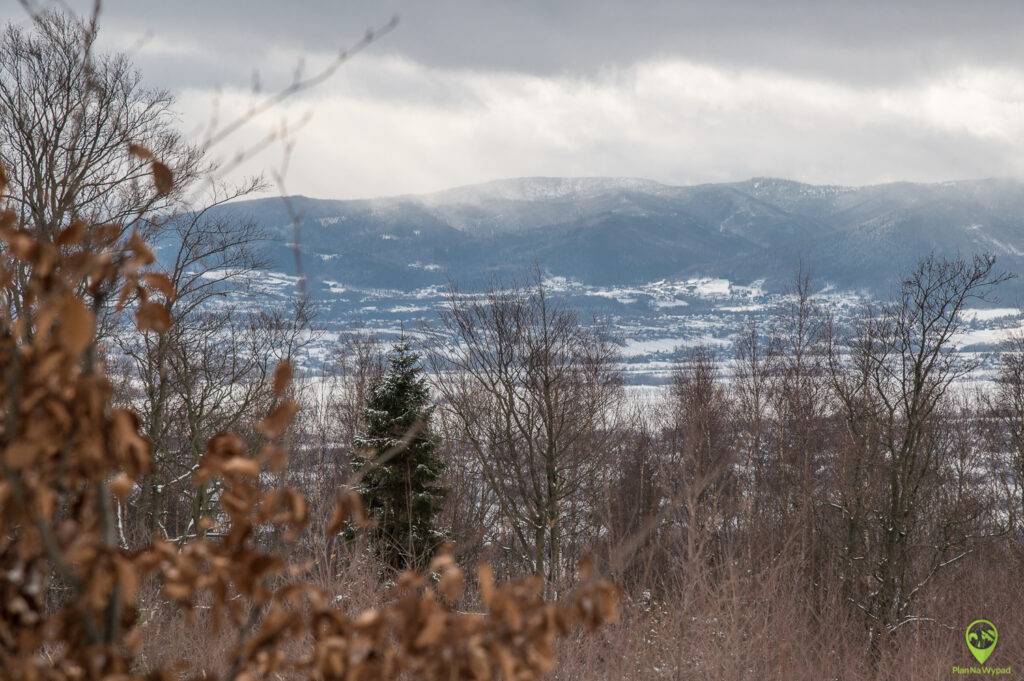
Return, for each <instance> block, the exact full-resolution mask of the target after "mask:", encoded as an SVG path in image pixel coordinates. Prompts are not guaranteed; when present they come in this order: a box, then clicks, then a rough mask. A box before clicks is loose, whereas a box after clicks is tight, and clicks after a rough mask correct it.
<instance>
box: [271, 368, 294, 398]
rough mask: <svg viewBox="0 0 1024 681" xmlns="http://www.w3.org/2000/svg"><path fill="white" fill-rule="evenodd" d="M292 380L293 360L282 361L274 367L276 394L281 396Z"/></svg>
mask: <svg viewBox="0 0 1024 681" xmlns="http://www.w3.org/2000/svg"><path fill="white" fill-rule="evenodd" d="M291 382H292V364H291V362H281V363H279V364H278V365H277V367H276V368H275V369H274V387H273V391H274V396H275V397H281V396H282V395H284V392H285V391H286V390H288V386H289V385H291Z"/></svg>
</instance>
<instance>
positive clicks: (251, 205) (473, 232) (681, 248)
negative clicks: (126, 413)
mask: <svg viewBox="0 0 1024 681" xmlns="http://www.w3.org/2000/svg"><path fill="white" fill-rule="evenodd" d="M287 200H288V201H289V202H290V203H291V208H292V210H294V211H296V212H297V213H298V214H299V215H300V216H301V220H300V224H299V227H300V229H299V235H300V236H299V241H300V248H301V249H302V255H303V258H302V263H303V267H304V270H305V271H304V273H305V274H307V275H309V276H311V277H314V278H326V279H330V280H334V281H339V282H344V283H348V284H352V285H358V286H371V287H387V288H394V289H400V290H414V289H417V288H420V287H423V286H429V285H440V284H444V283H446V282H447V281H449V280H455V281H457V282H459V283H460V285H462V286H464V287H470V288H472V287H475V286H481V285H485V284H486V283H488V282H489V281H491V280H492V279H493V278H494V277H495V276H497V277H498V278H502V277H505V278H509V277H521V276H523V275H524V274H525V273H527V272H528V271H529V270H530V269H531V268H533V267H534V266H535V265H537V266H540V267H541V269H542V270H544V271H545V272H547V273H549V274H551V275H554V276H564V277H568V278H570V279H573V280H577V281H581V282H584V283H586V284H592V285H602V286H623V285H637V284H642V283H645V282H652V281H657V280H659V279H680V278H682V279H686V278H692V277H701V276H711V277H722V278H725V279H729V280H730V281H735V282H751V281H754V280H763V281H764V282H765V283H764V285H765V287H766V289H767V290H770V291H771V290H774V291H778V290H781V289H782V288H784V287H785V286H786V285H787V284H788V282H789V280H790V279H791V276H792V273H793V272H794V271H795V270H796V268H797V267H798V265H799V264H800V263H801V262H802V263H803V265H804V267H805V268H810V270H811V271H812V272H813V275H814V276H815V277H816V278H817V279H818V280H819V281H821V282H827V283H830V284H833V285H834V286H836V287H838V288H839V289H844V290H845V289H854V290H859V289H863V290H869V291H872V292H875V293H885V292H886V290H887V289H888V288H889V287H890V286H891V284H892V282H893V281H895V280H896V278H897V277H898V276H899V275H900V274H901V273H902V272H904V271H906V270H907V268H909V267H910V266H911V265H912V264H913V262H914V261H915V260H917V259H918V258H919V257H921V256H922V255H925V254H927V253H929V252H937V253H940V254H947V255H952V254H957V253H959V254H965V255H967V254H972V253H980V252H991V253H994V254H996V255H997V256H998V257H999V258H1000V266H1001V267H1003V268H1004V269H1007V270H1010V271H1013V272H1016V271H1021V270H1024V184H1022V183H1020V182H1017V181H1012V180H977V181H965V182H948V183H940V184H911V183H894V184H886V185H877V186H869V187H840V186H815V185H807V184H801V183H799V182H792V181H788V180H780V179H774V178H755V179H752V180H748V181H745V182H738V183H728V184H709V185H699V186H692V187H673V186H669V185H665V184H660V183H657V182H653V181H651V180H643V179H636V178H544V177H532V178H517V179H511V180H500V181H496V182H488V183H485V184H481V185H473V186H467V187H458V188H455V189H449V190H445V191H441V192H436V193H433V194H425V195H420V196H414V195H406V196H397V197H392V198H378V199H367V200H355V201H330V200H320V199H310V198H305V197H289V198H288V199H287ZM220 213H221V217H224V218H227V219H238V220H241V219H252V220H255V221H256V222H257V223H258V224H259V225H260V226H261V227H262V228H263V230H264V231H265V232H266V233H267V235H268V242H267V252H268V256H269V258H270V261H271V263H272V265H273V267H274V268H275V269H278V270H280V271H283V272H286V273H289V274H295V272H294V258H293V256H292V253H291V252H290V250H289V248H288V247H287V244H288V243H290V242H292V241H293V234H294V229H293V225H292V224H291V221H290V219H289V217H288V214H289V213H288V211H287V210H286V209H285V206H284V204H283V202H282V200H281V199H261V200H257V201H244V202H238V203H233V204H229V205H227V206H224V207H223V208H221V209H220ZM1022 290H1024V289H1022V287H1021V285H1020V283H1019V282H1018V283H1016V284H1011V285H1009V286H1007V287H1006V289H1005V291H1004V295H1006V296H1009V297H1010V298H1016V297H1018V296H1019V294H1020V292H1021V291H1022Z"/></svg>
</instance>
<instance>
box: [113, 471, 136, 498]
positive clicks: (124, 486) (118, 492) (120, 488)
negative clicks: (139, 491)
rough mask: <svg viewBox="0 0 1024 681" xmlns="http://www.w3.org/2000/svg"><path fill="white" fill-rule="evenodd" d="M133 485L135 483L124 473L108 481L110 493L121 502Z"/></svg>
mask: <svg viewBox="0 0 1024 681" xmlns="http://www.w3.org/2000/svg"><path fill="white" fill-rule="evenodd" d="M134 485H135V483H134V482H133V481H132V479H131V478H130V477H128V475H127V474H126V473H121V474H119V475H117V476H116V477H115V478H114V479H113V480H111V481H110V491H111V492H112V493H113V494H114V496H115V497H117V498H118V500H119V501H122V502H123V501H125V500H126V499H127V498H128V495H129V494H130V493H131V491H132V487H133V486H134Z"/></svg>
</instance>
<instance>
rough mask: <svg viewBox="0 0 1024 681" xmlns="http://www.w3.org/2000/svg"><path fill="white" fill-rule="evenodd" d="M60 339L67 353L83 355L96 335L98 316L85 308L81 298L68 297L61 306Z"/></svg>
mask: <svg viewBox="0 0 1024 681" xmlns="http://www.w3.org/2000/svg"><path fill="white" fill-rule="evenodd" d="M59 323H60V328H59V330H58V335H57V337H58V339H59V341H60V344H61V345H62V346H63V347H64V349H65V350H66V351H67V353H68V354H69V355H71V356H73V357H77V356H78V355H81V354H82V352H84V351H85V349H86V348H87V347H89V343H91V342H92V339H93V335H94V334H95V333H96V315H94V314H93V312H92V310H90V309H89V308H87V307H86V306H85V303H84V302H83V301H82V299H81V298H79V297H77V296H72V295H68V296H67V297H66V298H65V299H64V300H63V301H62V303H61V306H60V318H59Z"/></svg>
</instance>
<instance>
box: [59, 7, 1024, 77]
mask: <svg viewBox="0 0 1024 681" xmlns="http://www.w3.org/2000/svg"><path fill="white" fill-rule="evenodd" d="M79 6H83V5H81V4H80V5H79ZM105 14H106V18H107V20H108V23H109V25H112V26H114V27H116V28H117V29H118V30H123V31H128V32H134V33H136V34H138V35H143V34H145V33H146V32H153V33H154V34H156V35H157V36H159V37H162V38H166V39H187V40H195V41H201V42H203V43H205V44H208V45H213V46H217V47H218V48H219V49H220V50H221V51H222V52H223V53H224V54H225V56H228V55H229V54H230V55H231V57H229V59H228V63H229V64H230V62H231V61H234V60H235V59H238V60H239V61H245V59H246V58H251V57H252V56H253V55H258V54H260V53H261V52H263V51H265V50H267V49H268V48H272V47H283V48H287V49H290V50H301V51H308V52H313V53H316V52H323V51H332V50H334V49H336V48H337V47H339V46H341V45H345V44H346V43H348V42H350V41H351V40H352V39H353V37H354V36H358V35H359V34H360V32H361V31H362V30H363V29H365V28H366V27H369V26H373V25H378V24H381V23H383V22H384V21H386V20H387V19H388V18H389V17H390V16H391V15H393V14H397V15H399V16H400V17H401V18H402V27H401V29H400V30H399V31H397V32H396V33H395V34H394V35H392V36H390V37H389V38H388V39H387V40H386V41H384V42H383V43H381V44H379V45H378V46H376V47H375V48H374V50H375V51H376V52H378V53H387V54H398V55H402V56H404V57H408V58H409V59H412V60H413V61H417V62H420V63H423V64H426V65H430V66H436V67H440V68H470V69H481V70H489V69H497V70H511V71H521V72H526V73H532V74H538V75H552V74H558V73H566V72H570V73H578V74H588V73H593V72H594V71H596V70H597V69H600V68H603V67H607V66H609V65H625V64H631V63H634V62H637V61H643V60H646V59H651V58H665V57H679V58H683V59H688V60H695V61H701V62H705V63H714V64H719V65H723V66H727V67H735V68H747V67H757V68H764V69H770V70H780V71H785V72H790V73H798V74H804V75H809V76H813V77H821V78H829V79H837V80H842V81H847V82H851V83H861V84H877V83H885V84H888V83H892V82H894V81H901V80H906V79H914V78H919V77H925V76H928V75H930V74H933V73H935V72H938V71H941V70H944V69H948V68H950V67H954V66H961V65H970V66H974V65H988V66H993V67H1000V68H1005V67H1010V68H1024V41H1022V40H1021V39H1020V36H1021V30H1022V28H1024V3H1022V2H984V1H976V2H964V1H963V0H959V1H950V0H924V1H922V0H915V1H909V0H907V1H894V0H889V1H887V2H851V1H844V2H822V1H821V0H818V1H808V0H789V1H786V2H771V1H767V0H756V1H751V0H741V1H736V0H734V1H731V2H715V1H710V0H709V1H705V2H666V1H660V0H657V1H656V0H648V1H642V2H635V1H625V0H618V1H616V2H602V1H587V0H561V1H555V2H551V1H549V2H539V1H536V0H522V1H517V2H513V1H504V2H496V1H493V0H491V1H479V2H472V1H465V0H463V1H461V2H455V1H453V0H435V1H432V2H427V1H424V0H420V1H418V2H417V1H406V2H398V1H395V0H379V1H375V2H352V1H348V2H343V1H342V2H339V1H334V2H331V1H330V0H306V1H303V2H295V1H292V2H287V1H283V0H278V1H269V0H250V1H245V0H217V1H214V2H210V1H209V0H206V1H203V0H182V1H180V2H166V1H163V0H131V1H129V0H108V2H107V3H106V4H105ZM183 67H184V68H182V69H179V70H178V75H179V76H180V77H181V78H183V79H188V78H189V77H192V78H195V79H196V80H197V81H198V82H204V83H205V82H207V81H209V80H211V75H212V76H213V77H214V78H217V77H219V76H221V75H223V76H224V77H227V76H228V75H229V74H227V73H223V74H222V73H221V69H220V68H219V65H217V64H209V63H207V64H205V65H203V64H183ZM237 77H238V76H237V75H236V76H235V78H237Z"/></svg>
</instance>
